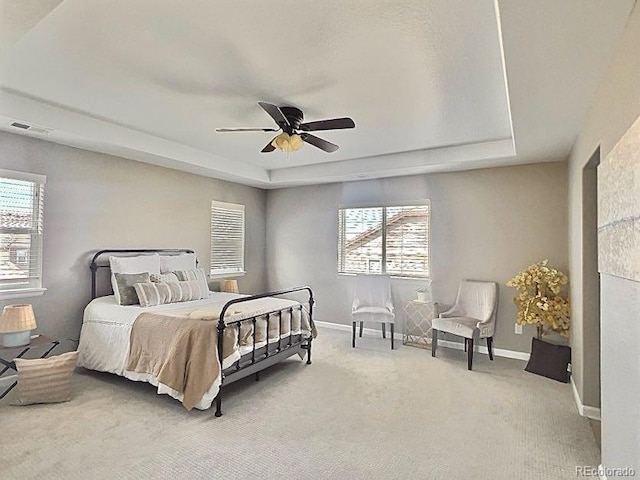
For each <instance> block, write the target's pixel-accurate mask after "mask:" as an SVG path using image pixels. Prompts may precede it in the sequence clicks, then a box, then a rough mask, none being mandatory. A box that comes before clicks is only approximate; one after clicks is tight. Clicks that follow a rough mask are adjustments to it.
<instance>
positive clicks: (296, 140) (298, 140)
mask: <svg viewBox="0 0 640 480" xmlns="http://www.w3.org/2000/svg"><path fill="white" fill-rule="evenodd" d="M289 145H290V147H291V151H293V152H297V151H298V150H300V149H301V148H302V146H303V145H304V141H303V140H302V137H301V136H300V135H291V137H289Z"/></svg>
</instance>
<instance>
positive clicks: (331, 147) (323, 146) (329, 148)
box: [300, 133, 340, 153]
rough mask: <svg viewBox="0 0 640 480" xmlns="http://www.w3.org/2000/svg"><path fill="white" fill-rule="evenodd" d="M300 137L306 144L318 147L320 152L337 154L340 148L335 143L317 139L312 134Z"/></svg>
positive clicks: (304, 134)
mask: <svg viewBox="0 0 640 480" xmlns="http://www.w3.org/2000/svg"><path fill="white" fill-rule="evenodd" d="M300 136H301V137H302V140H304V141H305V142H307V143H310V144H311V145H313V146H314V147H318V148H319V149H320V150H324V151H325V152H327V153H331V152H335V151H336V150H338V148H340V147H338V145H336V144H335V143H331V142H327V141H326V140H323V139H322V138H320V137H316V136H315V135H311V134H310V133H301V134H300Z"/></svg>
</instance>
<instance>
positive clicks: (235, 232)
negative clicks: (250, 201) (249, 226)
mask: <svg viewBox="0 0 640 480" xmlns="http://www.w3.org/2000/svg"><path fill="white" fill-rule="evenodd" d="M244 273H245V272H244V205H238V204H235V203H224V202H216V201H215V200H214V201H213V202H211V275H213V276H218V277H225V276H226V277H232V276H239V275H243V274H244Z"/></svg>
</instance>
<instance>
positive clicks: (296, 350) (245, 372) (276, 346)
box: [89, 249, 314, 417]
mask: <svg viewBox="0 0 640 480" xmlns="http://www.w3.org/2000/svg"><path fill="white" fill-rule="evenodd" d="M145 253H158V254H163V255H180V254H182V253H194V252H193V250H188V249H134V250H125V249H120V250H118V249H116V250H100V251H99V252H97V253H96V254H95V255H94V256H93V258H92V259H91V264H90V265H89V269H90V270H91V299H95V298H96V297H97V296H98V295H97V281H96V276H97V273H98V269H100V268H110V266H109V263H108V262H106V263H102V262H104V260H102V259H101V257H103V256H104V255H114V254H115V255H117V256H134V255H137V254H145ZM100 260H102V262H100ZM303 291H306V292H307V293H308V294H309V301H308V305H309V323H310V325H313V304H314V299H313V292H312V290H311V288H310V287H308V286H301V287H295V288H290V289H287V290H278V291H275V292H268V293H261V294H259V295H251V296H247V297H242V298H235V299H233V300H230V301H228V302H227V303H226V304H225V305H224V307H223V308H222V311H221V312H220V320H218V324H217V327H216V328H217V331H218V361H219V362H220V369H221V370H222V364H223V358H222V355H223V348H222V343H223V340H224V332H225V329H226V328H227V327H229V326H234V325H237V328H238V338H240V324H242V323H244V322H251V323H252V326H253V332H254V335H253V348H252V350H251V352H250V353H247V354H245V355H243V356H242V357H241V358H240V359H239V360H238V361H236V362H234V364H233V365H231V366H230V367H228V368H226V369H224V370H222V371H221V375H222V382H221V384H220V390H219V392H218V395H217V396H216V398H215V402H216V412H215V416H216V417H220V416H221V415H222V388H223V387H225V386H227V385H229V384H231V383H233V382H236V381H238V380H240V379H242V378H245V377H248V376H249V375H255V379H256V381H258V380H259V379H260V372H261V371H262V370H264V369H265V368H268V367H270V366H271V365H274V364H276V363H278V362H280V361H282V360H284V359H286V358H289V357H291V356H293V355H296V354H300V355H301V356H304V351H306V356H307V365H310V364H311V343H312V341H313V338H312V337H311V336H309V338H304V337H303V336H302V335H300V334H299V335H293V334H292V333H289V337H288V339H285V340H284V341H283V339H282V337H281V335H280V331H281V328H282V313H283V312H288V313H289V332H292V331H293V329H292V322H293V312H294V311H295V310H299V311H300V317H301V321H302V310H303V309H304V306H303V305H302V304H300V305H299V306H293V307H286V308H282V309H279V310H274V311H272V312H268V313H261V314H260V315H256V316H253V317H247V318H243V319H241V320H234V321H231V322H227V321H225V314H226V313H227V310H228V309H229V307H231V306H232V305H235V304H238V303H244V302H249V301H251V300H257V299H259V298H265V297H275V296H281V295H286V294H289V293H296V292H303ZM261 317H264V318H265V320H266V322H267V325H266V328H267V329H266V338H267V342H266V345H265V346H264V347H260V348H257V349H256V339H255V331H256V321H257V320H258V319H259V318H261ZM276 317H277V321H278V341H277V343H276V342H269V327H270V325H271V323H270V322H271V321H272V319H275V318H276ZM294 337H295V338H294ZM238 344H239V342H238Z"/></svg>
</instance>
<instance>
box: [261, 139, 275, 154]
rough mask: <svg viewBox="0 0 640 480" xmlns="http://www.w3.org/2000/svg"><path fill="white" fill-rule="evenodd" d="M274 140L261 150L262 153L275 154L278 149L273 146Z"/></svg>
mask: <svg viewBox="0 0 640 480" xmlns="http://www.w3.org/2000/svg"><path fill="white" fill-rule="evenodd" d="M273 140H274V139H271V141H270V142H269V143H267V144H266V145H265V146H264V148H263V149H262V150H260V153H269V152H273V151H274V150H275V149H276V147H274V146H273Z"/></svg>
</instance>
